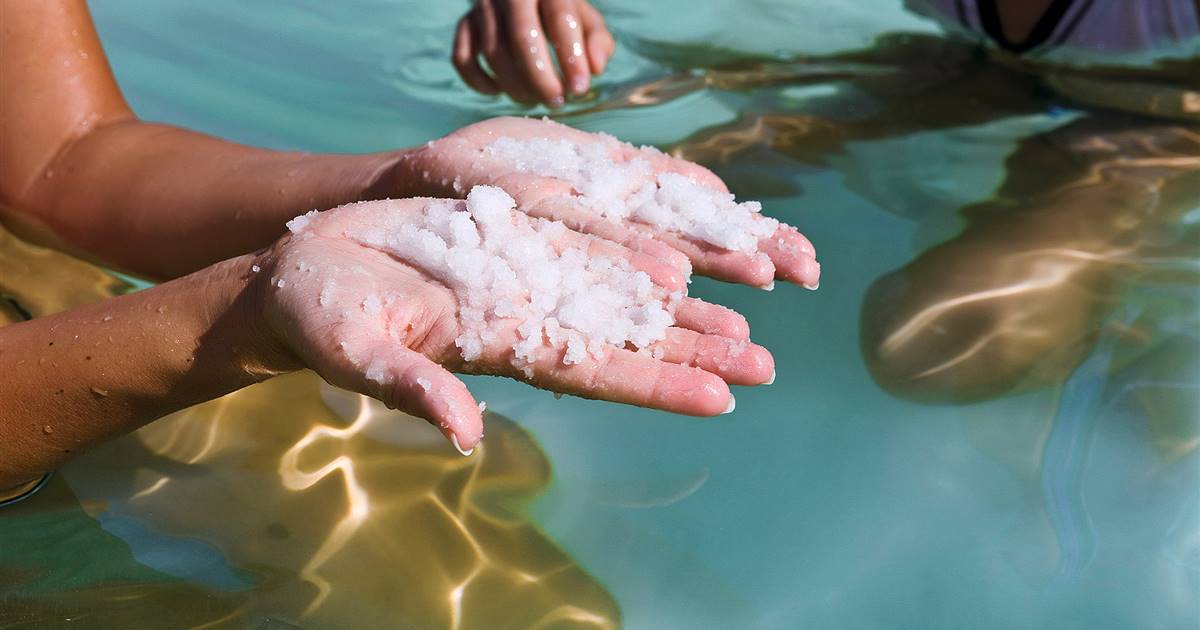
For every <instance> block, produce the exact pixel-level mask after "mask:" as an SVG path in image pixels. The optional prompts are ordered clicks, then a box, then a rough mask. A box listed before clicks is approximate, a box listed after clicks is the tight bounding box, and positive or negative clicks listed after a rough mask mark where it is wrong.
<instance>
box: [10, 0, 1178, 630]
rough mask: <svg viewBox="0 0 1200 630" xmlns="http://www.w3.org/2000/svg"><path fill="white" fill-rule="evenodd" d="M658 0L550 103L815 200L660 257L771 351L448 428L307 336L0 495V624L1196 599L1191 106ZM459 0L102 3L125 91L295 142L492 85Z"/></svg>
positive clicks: (443, 620) (453, 622)
mask: <svg viewBox="0 0 1200 630" xmlns="http://www.w3.org/2000/svg"><path fill="white" fill-rule="evenodd" d="M646 4H652V5H653V8H644V7H643V5H646ZM683 4H688V5H689V6H690V3H679V2H671V3H639V2H632V1H622V2H608V3H603V4H602V6H603V8H605V9H606V13H607V14H608V15H609V16H610V23H611V25H612V26H613V27H614V29H615V30H616V31H617V34H618V38H619V39H620V41H621V46H620V48H619V50H618V53H617V56H616V57H615V58H614V60H613V63H612V67H611V69H610V71H609V72H608V73H606V74H605V75H604V76H603V77H602V78H601V79H600V80H599V81H598V82H597V86H596V88H595V89H594V90H593V93H592V94H590V95H589V97H588V98H586V99H583V100H582V101H581V102H578V103H575V104H571V105H570V106H568V107H567V108H566V110H565V111H563V112H561V113H559V114H558V116H559V117H560V119H561V120H563V121H564V122H567V123H569V124H572V125H575V126H578V127H581V128H584V129H588V130H596V131H606V132H609V133H612V134H615V135H617V136H619V137H621V138H623V139H626V140H629V141H633V142H640V143H653V144H656V145H658V146H660V147H663V148H664V149H667V150H670V151H673V152H675V153H676V154H679V155H682V156H685V157H688V158H689V159H693V160H696V161H699V162H701V163H703V164H705V165H707V166H709V167H711V168H713V169H714V170H715V171H716V172H717V173H718V174H720V175H721V176H723V177H724V178H725V179H726V181H727V182H728V183H729V184H730V187H731V189H732V190H733V191H734V192H735V193H736V194H738V195H739V197H742V198H747V199H761V200H763V202H764V211H765V212H766V213H768V214H771V215H773V216H776V217H778V218H780V219H783V220H785V221H788V222H790V223H793V224H795V225H797V226H798V227H800V229H801V230H802V231H803V232H805V233H806V234H807V235H808V236H809V237H810V238H811V239H812V241H813V242H814V243H815V244H816V247H817V250H818V253H819V257H820V260H821V262H822V265H823V278H822V286H821V288H820V290H819V291H817V292H815V293H814V292H808V291H805V290H803V289H799V288H796V287H790V286H780V287H778V288H777V289H776V290H775V291H774V292H770V293H768V292H763V291H760V290H757V289H752V288H748V287H741V286H730V285H724V284H721V283H717V282H712V281H707V280H704V279H697V280H696V281H695V282H694V283H693V285H692V293H693V294H694V295H697V296H700V297H704V298H706V299H709V300H713V301H717V302H721V303H724V304H728V305H730V306H733V307H735V308H737V309H738V310H740V311H741V312H743V313H744V314H745V315H746V316H747V317H748V319H749V320H750V323H751V327H752V330H753V336H754V338H755V340H756V341H757V342H758V343H760V344H763V345H765V346H766V347H767V348H769V349H771V350H772V351H773V352H774V354H775V357H776V361H777V363H778V380H777V381H776V383H775V384H774V385H771V386H768V387H759V388H754V389H737V391H735V394H736V395H737V410H736V412H735V413H733V414H732V415H728V416H722V417H720V418H717V419H712V420H703V421H701V420H696V419H691V418H683V417H676V416H671V415H668V414H664V413H660V412H654V411H647V410H641V409H633V408H628V407H619V406H614V405H609V404H604V403H597V402H591V401H585V400H580V399H573V398H569V397H565V398H562V399H555V398H554V397H553V396H552V395H550V394H548V393H545V392H540V391H536V390H533V389H531V388H528V387H526V386H524V385H521V384H519V383H516V382H512V381H505V380H498V379H487V378H472V379H469V380H468V383H469V385H470V386H471V388H472V390H473V391H474V392H475V394H476V395H477V397H479V398H480V399H482V400H486V401H487V403H488V408H489V410H494V411H495V412H496V413H497V414H499V415H498V416H496V417H494V418H489V423H490V424H489V425H488V437H487V440H485V447H484V449H483V451H482V452H481V453H479V454H477V455H476V457H475V458H472V459H471V460H462V459H461V458H459V457H458V456H457V455H455V454H453V453H447V452H446V451H447V450H448V449H447V448H446V447H445V446H444V445H442V444H441V443H438V442H434V441H431V440H430V436H429V435H428V433H429V432H428V431H427V430H425V427H424V425H421V424H418V423H414V422H411V421H409V420H407V419H405V418H402V417H399V416H397V415H396V414H388V413H386V412H385V411H384V410H382V409H381V408H379V407H378V406H376V405H372V404H370V403H368V402H366V401H363V400H362V399H360V398H358V397H355V396H349V395H347V394H344V393H341V392H337V391H335V390H332V389H331V388H328V387H326V386H322V385H320V384H319V383H318V381H317V380H316V379H315V378H314V377H312V376H311V375H308V374H300V375H295V376H292V377H288V378H287V379H281V380H279V381H278V382H272V383H269V384H266V385H261V386H258V387H256V388H251V389H250V390H248V391H246V392H242V393H239V394H236V395H234V396H231V397H228V398H226V399H223V400H221V401H216V402H213V403H210V404H208V405H205V406H202V407H198V408H196V409H194V410H189V411H187V412H184V413H182V414H177V415H176V416H175V417H172V418H170V419H168V420H165V421H163V422H160V423H156V424H155V425H151V426H150V427H148V428H147V429H145V430H143V431H141V432H139V433H138V434H136V435H134V436H130V437H128V438H125V439H123V440H120V441H118V442H115V443H113V444H112V445H110V446H107V447H105V448H103V449H100V450H98V451H97V452H95V453H92V454H89V455H88V456H86V457H84V458H82V459H80V460H79V461H78V462H75V463H73V464H71V465H69V466H68V467H67V468H66V469H65V470H63V471H61V472H60V473H59V474H58V475H56V477H55V478H54V480H53V482H52V483H51V484H50V485H49V486H48V487H47V488H46V490H44V491H43V492H42V493H41V494H39V495H37V496H36V497H35V498H33V499H30V500H29V501H27V502H25V503H22V504H20V505H19V506H17V507H14V508H10V509H8V510H7V511H2V512H0V588H2V589H3V591H0V592H3V595H0V627H10V626H12V627H67V626H70V627H76V626H74V625H72V622H71V621H70V620H71V619H76V620H78V621H79V622H84V621H85V620H90V623H91V626H90V627H132V626H134V625H136V626H137V627H181V626H196V627H201V626H203V624H210V625H209V626H204V627H220V626H230V627H256V628H291V627H301V628H309V627H312V628H336V627H415V628H423V627H447V626H451V627H453V626H459V627H466V628H495V627H515V628H521V627H531V626H533V625H535V624H537V623H541V624H543V627H614V626H618V625H620V626H624V627H629V628H689V629H693V628H798V627H805V628H929V629H932V628H946V629H956V628H1031V627H1039V628H1063V629H1069V628H1080V629H1084V628H1087V629H1095V628H1191V627H1195V623H1196V621H1197V619H1198V618H1200V491H1198V487H1200V486H1198V482H1200V454H1197V446H1198V445H1200V419H1198V418H1200V389H1198V385H1200V333H1198V332H1197V331H1198V330H1200V325H1198V324H1200V291H1198V288H1200V283H1198V280H1200V277H1198V272H1200V266H1198V263H1197V261H1198V260H1200V245H1198V244H1200V228H1198V222H1200V130H1198V128H1197V126H1196V122H1195V121H1194V120H1192V121H1188V120H1171V119H1167V118H1154V117H1139V116H1136V115H1133V114H1129V113H1121V112H1118V111H1115V110H1109V109H1099V108H1096V109H1092V108H1090V107H1089V106H1088V105H1087V104H1088V103H1092V102H1100V101H1103V99H1104V98H1105V95H1107V94H1110V92H1106V91H1104V90H1101V89H1099V88H1096V87H1095V86H1093V85H1091V84H1087V85H1083V86H1082V87H1079V90H1078V93H1074V94H1073V95H1072V98H1071V99H1066V98H1062V97H1059V96H1056V95H1055V94H1054V93H1053V92H1052V91H1050V90H1048V89H1046V88H1045V86H1044V84H1042V83H1039V82H1038V81H1037V79H1036V77H1035V76H1034V75H1032V74H1030V73H1028V72H1026V71H1025V70H1023V69H1020V68H1013V67H1010V66H1005V65H1003V64H997V63H991V62H990V61H989V60H987V59H986V58H984V57H982V56H980V55H979V54H977V53H976V52H975V51H973V50H971V49H969V48H968V47H967V46H965V45H961V44H957V43H952V42H948V41H945V40H943V39H941V38H939V37H937V36H936V32H937V29H936V27H935V26H934V25H932V24H930V23H929V22H926V21H922V20H920V19H918V18H916V17H915V16H912V15H910V14H907V13H905V12H904V11H903V10H902V8H901V6H900V2H899V0H896V1H895V2H892V1H888V0H872V1H871V2H860V3H834V2H828V1H823V2H809V3H802V2H782V1H779V0H773V1H768V0H758V1H756V2H739V3H712V6H711V7H709V9H710V10H703V11H702V10H695V9H681V5H683ZM849 4H853V5H854V6H853V7H851V6H849ZM844 5H845V6H844ZM463 8H464V7H463V6H462V5H460V4H457V3H430V2H413V1H388V2H383V1H381V0H374V1H372V0H357V1H355V2H350V3H336V4H330V3H318V2H278V1H272V2H259V3H250V4H245V3H233V2H228V1H221V2H208V3H189V2H182V1H178V0H170V1H163V2H156V3H151V4H147V3H141V2H132V1H131V0H97V1H96V2H94V3H93V11H94V13H95V17H96V19H97V22H98V25H99V27H100V31H101V35H102V37H103V39H104V41H105V44H106V46H107V47H108V51H109V54H110V56H111V58H112V61H113V63H114V65H115V67H116V71H117V76H118V79H119V80H120V82H121V84H122V86H123V87H124V88H125V90H126V91H127V95H128V97H129V99H130V101H131V103H132V104H133V106H134V107H135V109H136V110H137V111H138V112H139V113H140V114H142V115H143V116H145V117H147V118H151V119H155V120H161V121H169V122H173V123H177V124H181V125H186V126H191V127H195V128H197V129H201V130H204V131H207V132H211V133H216V134H219V135H222V136H225V137H229V138H232V139H235V140H239V141H243V142H248V143H255V144H262V145H266V146H273V147H281V148H293V149H295V148H299V149H306V150H314V151H318V150H319V151H370V150H378V149H384V148H389V147H394V146H407V145H413V144H417V143H421V142H424V141H426V140H428V139H431V138H434V137H437V136H440V135H442V134H445V133H447V132H449V131H451V130H453V129H455V128H457V127H459V126H462V125H465V124H468V123H470V122H473V121H475V120H478V119H480V118H481V117H486V116H492V115H500V114H511V113H519V112H520V110H517V109H515V108H514V107H512V106H511V105H508V104H506V102H505V101H496V100H491V99H488V98H484V97H480V96H477V95H474V94H471V93H469V92H468V91H467V89H466V88H465V87H464V86H462V85H461V84H460V83H459V82H458V81H457V79H456V78H455V77H454V75H453V71H452V70H451V68H450V66H449V64H448V61H447V56H448V47H449V41H450V33H451V26H452V24H453V22H454V20H455V19H456V18H457V15H456V14H457V13H458V12H459V11H460V10H462V9H463ZM1168 75H1170V76H1168ZM1178 76H1179V74H1178V73H1175V74H1173V75H1172V73H1166V75H1164V77H1156V78H1155V79H1154V81H1158V82H1159V83H1160V86H1161V88H1162V90H1163V91H1162V95H1163V99H1169V98H1175V97H1178V92H1179V90H1180V89H1184V90H1187V89H1193V90H1195V89H1197V88H1198V87H1200V86H1195V85H1192V86H1189V85H1186V84H1185V85H1182V86H1181V85H1180V83H1179V80H1178V78H1177V77H1178ZM1183 76H1187V75H1186V74H1184V75H1183ZM1191 76H1200V70H1198V71H1197V72H1196V73H1194V74H1192V75H1191ZM1154 81H1152V82H1151V83H1153V82H1154ZM1071 85H1076V86H1077V87H1078V86H1079V85H1080V82H1075V83H1071ZM1145 89H1149V88H1145ZM1160 100H1161V99H1160ZM534 113H536V114H538V115H541V114H542V113H544V112H542V111H540V110H537V111H535V112H534ZM6 264H7V263H6ZM13 264H16V263H13ZM44 264H47V265H51V266H54V265H60V264H66V263H57V262H54V261H50V262H48V263H44ZM54 268H56V269H57V268H61V267H54ZM88 286H90V287H92V288H91V289H90V290H91V291H93V292H94V297H99V296H102V295H104V294H106V293H110V292H112V291H115V290H119V289H118V288H117V287H118V285H115V284H114V285H111V286H110V285H104V284H103V283H100V284H97V283H96V282H94V281H93V282H92V283H91V284H90V285H88ZM0 288H3V289H4V291H5V292H8V293H20V292H21V290H24V291H25V292H26V294H27V295H29V296H35V295H37V291H29V289H28V287H25V288H24V289H22V288H21V287H16V288H14V287H8V286H3V287H0ZM74 290H76V291H79V292H80V293H79V294H78V295H84V294H85V292H86V290H87V289H86V288H80V289H74ZM88 295H91V294H88ZM18 297H19V296H18ZM27 299H29V300H33V299H35V297H28V298H27ZM37 299H41V298H37ZM60 302H61V303H55V302H54V301H53V300H50V305H49V306H45V307H44V308H45V309H47V310H53V308H61V307H62V306H66V305H69V304H70V303H72V302H70V301H66V300H65V299H64V300H60ZM35 310H36V309H35ZM33 314H35V315H36V314H37V313H33ZM509 419H511V420H509ZM451 455H453V456H451ZM135 604H136V605H135ZM164 619H170V620H171V621H169V622H164Z"/></svg>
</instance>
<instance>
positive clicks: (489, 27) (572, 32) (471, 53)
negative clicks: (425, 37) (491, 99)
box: [451, 0, 616, 107]
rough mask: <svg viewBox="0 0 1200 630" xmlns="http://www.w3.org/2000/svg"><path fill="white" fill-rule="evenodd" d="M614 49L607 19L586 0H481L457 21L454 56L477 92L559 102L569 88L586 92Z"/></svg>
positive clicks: (460, 71) (528, 101) (576, 92)
mask: <svg viewBox="0 0 1200 630" xmlns="http://www.w3.org/2000/svg"><path fill="white" fill-rule="evenodd" d="M550 46H553V47H554V52H555V55H556V57H557V59H558V68H559V72H560V73H561V75H560V74H559V73H556V72H555V70H554V62H553V61H551V59H550ZM615 48H616V43H615V42H614V41H613V38H612V35H611V34H610V33H609V32H608V28H607V27H606V26H605V25H604V18H603V17H601V15H600V12H599V11H597V10H596V9H595V8H594V7H592V5H590V4H588V3H587V2H586V1H585V0H478V2H476V3H475V6H474V7H473V8H472V9H471V10H470V11H469V12H468V13H467V14H466V15H465V16H463V18H462V19H461V20H459V22H458V27H457V29H456V31H455V35H454V51H453V54H452V55H451V59H452V61H453V62H454V67H455V68H456V69H457V70H458V74H459V75H460V76H461V77H462V79H463V81H465V82H466V83H467V85H469V86H471V88H473V89H474V90H476V91H478V92H483V93H484V94H496V93H498V92H505V93H507V94H508V95H509V96H511V97H512V98H513V99H514V100H517V101H519V102H521V103H525V104H532V103H536V102H539V101H540V102H543V103H546V104H547V105H549V106H551V107H559V106H561V105H562V104H563V102H564V101H565V98H566V96H567V95H568V93H569V94H572V95H576V96H577V95H580V94H583V93H585V92H587V90H588V87H589V84H590V82H591V77H592V75H596V74H600V73H601V72H603V71H604V67H605V66H606V65H607V64H608V59H609V57H611V56H612V54H613V50H614V49H615ZM480 56H482V57H483V58H484V59H486V60H487V64H488V67H489V68H490V69H491V74H490V75H489V74H488V73H487V71H485V70H484V69H483V66H482V65H480V63H479V57H480Z"/></svg>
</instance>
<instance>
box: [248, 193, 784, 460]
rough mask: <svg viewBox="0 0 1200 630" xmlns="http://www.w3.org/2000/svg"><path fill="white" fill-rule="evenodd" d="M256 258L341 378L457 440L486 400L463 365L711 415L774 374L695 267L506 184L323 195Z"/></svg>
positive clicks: (269, 284) (267, 288)
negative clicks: (517, 204)
mask: <svg viewBox="0 0 1200 630" xmlns="http://www.w3.org/2000/svg"><path fill="white" fill-rule="evenodd" d="M289 229H290V231H291V235H290V236H289V237H288V238H285V239H283V240H282V241H280V243H278V244H277V245H276V246H275V247H274V248H273V249H272V250H270V251H268V252H267V253H265V254H264V255H263V256H262V260H261V262H260V263H259V264H258V265H256V268H257V271H255V273H257V274H258V282H259V283H260V285H261V286H262V291H263V293H264V294H265V295H266V296H267V300H266V307H265V310H266V320H267V321H268V322H269V323H270V326H271V327H272V328H273V329H274V330H273V332H274V333H275V334H276V335H277V336H279V337H280V338H281V339H282V340H284V342H285V344H286V345H287V346H288V347H290V348H292V349H293V352H295V353H296V354H297V355H298V357H299V358H300V359H301V360H303V361H304V363H305V364H307V365H308V366H310V367H312V368H313V369H315V370H316V371H317V372H318V373H320V374H321V375H322V376H323V377H325V378H326V379H327V380H329V381H330V382H331V383H333V384H335V385H339V386H341V387H345V388H347V389H352V390H355V391H359V392H362V393H365V394H367V395H370V396H373V397H376V398H379V399H381V400H383V401H384V402H385V403H387V404H389V405H390V406H393V407H397V408H399V409H402V410H404V411H406V412H408V413H411V414H413V415H416V416H420V417H422V418H425V419H427V420H429V421H430V422H431V423H433V424H435V425H436V426H437V427H439V429H440V430H441V431H442V432H443V433H444V434H445V435H446V436H447V438H449V439H450V440H451V441H452V442H454V444H455V445H456V446H457V447H459V449H460V450H464V451H468V452H469V450H470V449H472V448H473V447H474V446H475V445H476V444H477V443H478V442H479V440H480V439H481V437H482V434H483V428H482V409H481V405H478V404H476V402H475V400H474V398H473V397H472V396H471V394H470V392H468V391H467V389H466V386H465V385H464V384H463V383H462V381H460V380H458V378H456V377H455V376H454V375H453V374H451V373H450V371H449V370H456V371H459V372H464V373H475V374H493V375H503V376H510V377H513V378H517V379H520V380H523V381H526V382H529V383H531V384H533V385H536V386H538V387H543V388H546V389H551V390H554V391H556V392H563V393H569V394H575V395H578V396H583V397H588V398H599V399H604V400H611V401H615V402H623V403H629V404H634V405H640V406H646V407H653V408H658V409H664V410H667V411H673V412H677V413H684V414H690V415H700V416H711V415H716V414H719V413H723V412H725V411H728V410H730V409H732V406H733V397H732V395H731V394H730V392H729V388H728V385H727V384H738V385H755V384H761V383H765V382H768V381H769V380H770V379H771V378H773V375H774V361H773V359H772V358H771V355H770V353H768V352H767V351H766V349H764V348H762V347H760V346H757V345H755V344H753V343H751V342H750V341H749V329H748V326H747V324H746V321H745V319H743V318H742V317H741V316H740V315H738V314H737V313H735V312H733V311H730V310H728V309H726V308H724V307H720V306H716V305H713V304H708V303H705V302H703V301H700V300H696V299H692V298H688V297H685V290H686V273H684V272H682V271H680V270H679V269H677V268H676V267H674V266H672V265H670V264H668V263H666V262H664V261H662V260H660V259H659V258H656V257H655V256H652V255H648V254H646V253H641V252H636V251H633V250H631V249H628V248H626V247H624V246H622V245H618V244H616V243H613V242H611V241H607V240H604V239H600V238H596V237H592V236H587V235H584V234H580V233H578V232H575V231H572V230H571V229H569V228H567V227H566V226H564V225H563V224H562V223H561V222H558V221H551V220H548V219H545V218H534V217H530V216H528V215H526V214H522V213H520V212H517V211H515V210H514V202H513V199H512V198H511V197H509V196H508V195H507V194H506V193H505V192H503V191H501V190H499V189H497V188H490V187H477V188H474V189H472V190H471V191H470V193H469V195H468V196H467V200H466V201H465V202H464V201H455V200H443V199H405V200H395V201H393V200H388V201H372V202H363V203H357V204H351V205H348V206H343V207H341V208H337V209H334V210H330V211H327V212H323V213H310V214H308V215H305V216H303V217H297V218H296V219H295V220H293V221H292V222H291V223H289Z"/></svg>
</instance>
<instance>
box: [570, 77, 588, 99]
mask: <svg viewBox="0 0 1200 630" xmlns="http://www.w3.org/2000/svg"><path fill="white" fill-rule="evenodd" d="M587 90H588V80H587V79H584V78H582V77H580V78H578V79H575V80H574V81H572V82H571V91H572V92H574V93H575V95H576V96H579V95H580V94H583V93H584V92H587Z"/></svg>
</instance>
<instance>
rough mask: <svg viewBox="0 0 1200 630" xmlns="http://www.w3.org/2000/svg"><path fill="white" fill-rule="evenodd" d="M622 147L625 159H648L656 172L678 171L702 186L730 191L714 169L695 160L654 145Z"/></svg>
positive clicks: (724, 191) (720, 190) (723, 191)
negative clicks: (678, 156) (669, 152)
mask: <svg viewBox="0 0 1200 630" xmlns="http://www.w3.org/2000/svg"><path fill="white" fill-rule="evenodd" d="M622 149H623V155H622V157H623V158H624V159H626V160H632V159H635V158H640V159H643V160H646V161H647V162H649V163H650V167H651V168H652V169H654V172H656V173H676V174H679V175H683V176H684V177H686V178H688V179H690V180H692V181H693V182H696V183H697V184H700V185H701V186H706V187H708V188H711V189H713V190H716V191H719V192H722V193H728V192H729V188H728V187H727V186H726V185H725V182H724V181H722V180H721V178H720V177H717V174H716V173H713V172H712V171H710V170H708V169H707V168H705V167H703V166H700V165H699V164H697V163H695V162H692V161H690V160H684V159H680V158H677V157H675V156H672V155H668V154H666V153H663V152H662V151H659V150H658V149H656V148H654V147H649V146H646V147H633V146H628V145H626V146H624V147H622Z"/></svg>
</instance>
